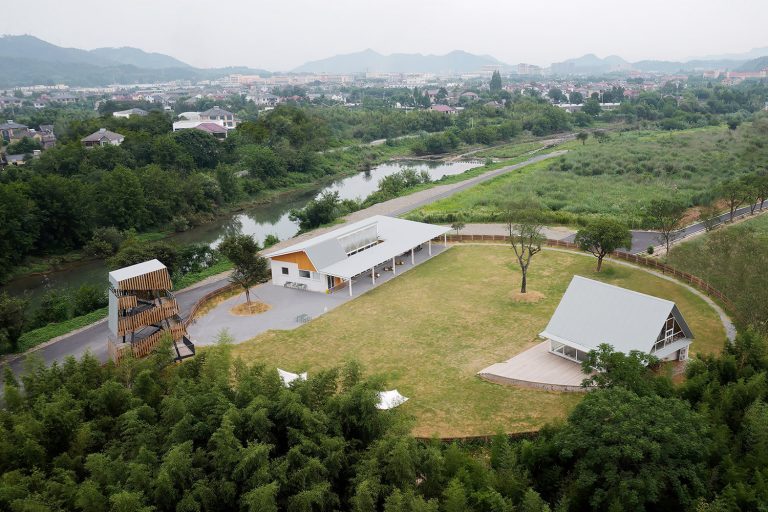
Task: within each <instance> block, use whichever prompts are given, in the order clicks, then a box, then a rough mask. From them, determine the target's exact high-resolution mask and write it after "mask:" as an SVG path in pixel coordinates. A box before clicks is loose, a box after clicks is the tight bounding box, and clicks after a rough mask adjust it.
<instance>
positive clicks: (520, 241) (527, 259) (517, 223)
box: [504, 203, 545, 293]
mask: <svg viewBox="0 0 768 512" xmlns="http://www.w3.org/2000/svg"><path fill="white" fill-rule="evenodd" d="M537 213H538V212H537V210H536V208H535V207H532V205H531V204H529V203H515V204H510V205H508V206H507V207H506V208H505V213H504V215H505V217H506V220H507V232H508V233H509V241H510V243H511V244H512V249H513V250H514V251H515V256H516V257H517V262H518V264H519V265H520V271H521V272H522V274H523V275H522V282H521V284H520V293H526V291H527V286H528V267H529V266H530V264H531V259H533V257H534V256H535V255H536V253H538V252H541V246H542V245H543V244H544V242H545V238H544V235H542V234H541V230H542V229H543V228H544V226H543V225H542V224H541V222H540V221H539V220H538V219H539V215H537Z"/></svg>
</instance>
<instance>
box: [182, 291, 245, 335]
mask: <svg viewBox="0 0 768 512" xmlns="http://www.w3.org/2000/svg"><path fill="white" fill-rule="evenodd" d="M238 286H240V285H238V284H235V283H227V284H225V285H224V286H222V287H221V288H216V289H215V290H212V291H210V292H208V293H206V294H205V295H203V296H202V297H200V298H199V299H197V302H195V303H194V304H193V305H192V309H190V310H189V314H188V315H187V316H186V318H184V327H189V325H190V324H192V323H194V321H195V315H196V314H197V312H198V311H199V310H200V308H201V307H202V306H203V304H205V303H206V302H208V301H209V300H211V299H213V298H215V297H218V296H219V295H222V294H225V293H227V292H229V291H231V290H234V289H235V288H237V287H238Z"/></svg>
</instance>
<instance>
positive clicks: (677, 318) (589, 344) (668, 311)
mask: <svg viewBox="0 0 768 512" xmlns="http://www.w3.org/2000/svg"><path fill="white" fill-rule="evenodd" d="M539 336H540V337H541V338H544V339H546V340H548V341H549V343H550V346H549V350H550V352H552V353H553V354H556V355H558V356H561V357H564V358H566V359H570V360H572V361H576V362H581V361H583V360H584V358H585V357H586V355H587V353H588V352H589V351H591V350H596V349H597V348H598V346H599V345H601V344H603V343H607V344H609V345H611V346H613V348H614V350H616V351H618V352H624V353H626V354H628V353H630V352H631V351H633V350H638V351H641V352H644V353H648V354H651V355H653V356H656V357H658V358H659V359H665V360H685V359H687V358H688V347H689V346H690V344H691V342H692V341H693V333H692V332H691V329H690V328H689V327H688V324H687V323H686V322H685V319H684V318H683V315H682V314H681V313H680V310H679V309H678V308H677V305H675V303H674V302H672V301H668V300H665V299H660V298H658V297H654V296H652V295H646V294H644V293H639V292H635V291H632V290H627V289H625V288H621V287H619V286H613V285H610V284H606V283H601V282H600V281H594V280H592V279H587V278H585V277H581V276H574V277H573V279H572V280H571V284H570V285H568V289H567V290H566V291H565V295H563V298H562V299H561V300H560V304H559V305H558V306H557V309H556V310H555V313H554V314H553V315H552V318H551V319H550V320H549V324H547V327H546V329H544V331H543V332H541V333H540V334H539Z"/></svg>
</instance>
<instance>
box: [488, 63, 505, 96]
mask: <svg viewBox="0 0 768 512" xmlns="http://www.w3.org/2000/svg"><path fill="white" fill-rule="evenodd" d="M501 87H502V84H501V73H499V70H498V69H497V70H496V71H494V72H493V74H492V75H491V82H490V84H489V88H490V90H491V94H493V93H497V92H499V91H501Z"/></svg>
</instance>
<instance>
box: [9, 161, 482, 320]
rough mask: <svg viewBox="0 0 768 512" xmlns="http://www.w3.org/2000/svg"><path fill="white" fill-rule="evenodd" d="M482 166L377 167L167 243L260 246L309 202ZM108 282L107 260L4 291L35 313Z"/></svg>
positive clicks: (294, 227)
mask: <svg viewBox="0 0 768 512" xmlns="http://www.w3.org/2000/svg"><path fill="white" fill-rule="evenodd" d="M479 165H481V163H480V162H477V161H475V162H424V161H406V162H391V163H385V164H381V165H378V166H376V167H374V168H373V169H371V170H370V171H368V172H361V173H358V174H355V175H353V176H348V177H346V178H341V179H338V180H336V181H334V182H332V183H331V184H329V185H327V186H325V187H318V188H316V189H313V190H307V191H303V192H297V193H293V194H287V195H284V196H281V197H280V198H279V199H278V200H276V201H274V202H271V203H268V204H263V205H259V206H254V207H251V208H248V209H246V210H243V211H240V212H237V213H234V214H232V215H230V216H227V217H223V218H220V219H217V220H216V221H214V222H211V223H208V224H205V225H202V226H198V227H195V228H192V229H190V230H188V231H185V232H183V233H179V234H175V235H173V236H172V237H170V238H169V240H171V241H173V242H175V243H177V244H180V245H184V244H193V243H206V244H212V245H216V244H217V243H218V241H219V240H221V238H222V237H223V236H224V235H226V234H227V233H234V232H238V231H239V232H242V233H245V234H248V235H253V236H254V238H256V239H257V240H258V241H259V243H261V242H262V241H263V240H264V237H266V236H267V235H270V234H271V235H276V236H277V237H278V238H279V239H280V240H285V239H287V238H291V237H292V236H294V235H295V234H296V233H298V231H299V227H298V224H297V223H295V222H293V221H291V220H290V219H289V218H288V215H289V213H290V211H291V210H292V209H294V208H302V207H303V206H304V205H305V204H306V203H307V202H308V201H310V200H311V199H313V198H315V197H317V196H318V195H320V194H321V193H323V192H325V191H338V192H339V197H341V199H364V198H365V197H367V196H368V195H369V194H371V193H373V192H375V191H376V190H377V189H378V186H379V180H380V179H381V178H383V177H385V176H389V175H390V174H393V173H395V172H398V171H400V170H402V169H404V168H406V167H410V168H412V169H415V170H416V171H422V170H425V171H427V172H429V175H430V177H431V178H432V179H433V180H439V179H440V178H442V177H443V176H452V175H455V174H461V173H463V172H465V171H467V170H469V169H472V168H474V167H477V166H479ZM106 282H107V266H106V263H105V262H104V260H90V261H86V262H80V263H75V264H71V265H67V266H66V268H62V269H60V270H56V271H53V272H48V273H46V274H44V275H31V276H26V277H22V278H19V279H15V280H13V281H10V282H9V283H7V284H6V285H5V286H3V287H2V290H4V291H7V292H8V293H9V294H11V295H17V296H21V295H24V296H26V297H27V298H28V299H29V300H30V303H31V307H32V308H33V309H34V308H35V306H37V304H38V303H39V301H40V298H41V297H42V295H43V294H44V293H45V292H46V291H47V290H48V289H52V288H55V289H67V288H69V289H75V288H78V287H79V286H81V285H83V284H104V285H106Z"/></svg>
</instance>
